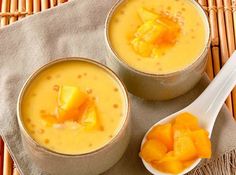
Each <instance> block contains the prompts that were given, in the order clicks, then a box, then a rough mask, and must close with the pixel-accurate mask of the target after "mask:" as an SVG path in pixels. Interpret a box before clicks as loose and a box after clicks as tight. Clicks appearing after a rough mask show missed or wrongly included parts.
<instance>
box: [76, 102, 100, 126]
mask: <svg viewBox="0 0 236 175" xmlns="http://www.w3.org/2000/svg"><path fill="white" fill-rule="evenodd" d="M80 124H81V125H82V126H84V127H85V129H88V130H89V129H93V128H95V127H96V128H98V127H99V121H98V113H97V109H96V106H95V105H94V104H91V105H90V106H89V107H88V108H87V111H86V112H85V114H84V115H83V117H82V119H81V121H80Z"/></svg>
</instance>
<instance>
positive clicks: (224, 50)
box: [216, 0, 233, 113]
mask: <svg viewBox="0 0 236 175" xmlns="http://www.w3.org/2000/svg"><path fill="white" fill-rule="evenodd" d="M216 5H217V8H218V28H219V36H220V53H221V63H222V65H224V64H225V63H226V61H227V60H228V58H229V52H228V45H227V39H226V30H225V19H224V7H223V3H222V0H216ZM226 104H227V106H228V109H229V111H230V112H231V113H232V112H233V109H232V99H231V95H229V97H228V98H227V100H226Z"/></svg>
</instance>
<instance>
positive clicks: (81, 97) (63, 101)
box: [58, 86, 87, 111]
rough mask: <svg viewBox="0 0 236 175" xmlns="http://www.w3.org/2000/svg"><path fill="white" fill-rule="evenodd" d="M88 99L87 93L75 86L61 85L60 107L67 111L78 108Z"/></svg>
mask: <svg viewBox="0 0 236 175" xmlns="http://www.w3.org/2000/svg"><path fill="white" fill-rule="evenodd" d="M86 100H87V94H85V93H83V92H81V91H80V89H79V88H78V87H75V86H61V87H60V90H59V95H58V104H59V107H60V108H61V109H63V110H65V111H68V110H71V109H77V108H78V107H79V106H80V105H82V104H83V103H84V102H85V101H86Z"/></svg>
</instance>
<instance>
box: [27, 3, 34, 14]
mask: <svg viewBox="0 0 236 175" xmlns="http://www.w3.org/2000/svg"><path fill="white" fill-rule="evenodd" d="M26 12H28V15H31V14H32V12H33V0H26ZM28 15H26V16H28Z"/></svg>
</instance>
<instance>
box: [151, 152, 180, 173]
mask: <svg viewBox="0 0 236 175" xmlns="http://www.w3.org/2000/svg"><path fill="white" fill-rule="evenodd" d="M152 166H153V167H154V168H156V169H158V170H160V171H162V172H166V173H173V174H177V173H180V172H182V171H183V170H184V166H183V163H182V162H181V161H179V160H178V159H177V158H176V157H175V156H174V155H173V154H169V153H168V154H166V155H165V156H164V157H163V158H162V159H161V160H160V161H153V162H152Z"/></svg>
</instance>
